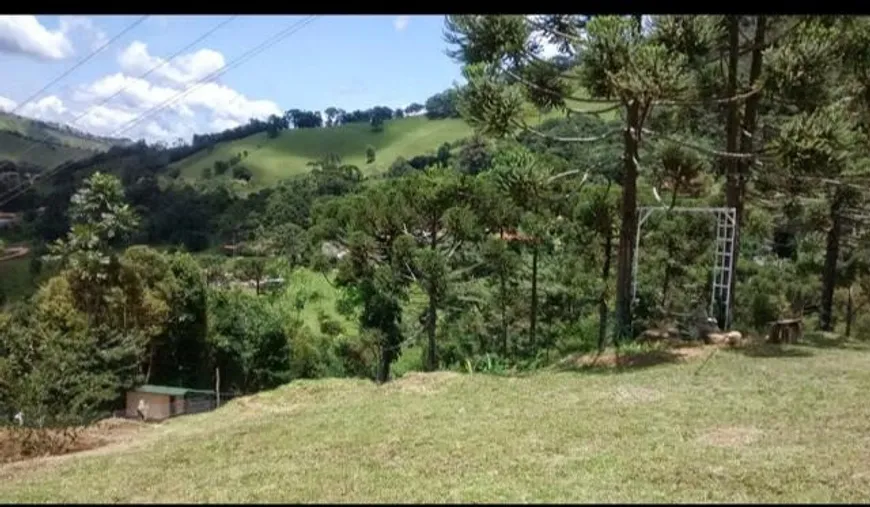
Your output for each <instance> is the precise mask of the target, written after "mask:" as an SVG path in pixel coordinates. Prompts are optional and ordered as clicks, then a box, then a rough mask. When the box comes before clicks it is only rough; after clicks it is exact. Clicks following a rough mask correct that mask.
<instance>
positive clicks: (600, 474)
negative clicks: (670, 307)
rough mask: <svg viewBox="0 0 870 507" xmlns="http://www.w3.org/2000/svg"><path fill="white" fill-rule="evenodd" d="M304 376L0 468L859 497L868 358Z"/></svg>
mask: <svg viewBox="0 0 870 507" xmlns="http://www.w3.org/2000/svg"><path fill="white" fill-rule="evenodd" d="M831 345H832V344H828V346H826V347H810V346H801V347H790V348H785V349H768V348H760V349H748V350H742V351H719V352H717V353H716V354H715V355H714V356H712V357H711V359H710V360H709V361H708V362H707V363H706V364H704V366H703V369H702V370H699V367H700V366H701V364H702V359H701V358H702V357H704V356H699V357H697V358H696V359H695V360H692V361H686V362H681V363H676V364H666V365H664V364H660V365H657V366H652V367H647V368H642V369H634V370H618V371H612V373H610V374H600V373H601V372H596V371H585V370H584V371H577V370H574V371H571V370H568V371H556V370H553V371H549V372H542V373H538V374H534V375H531V376H529V377H525V378H504V377H495V376H486V375H479V374H474V375H460V374H451V373H436V374H429V375H422V374H411V375H408V376H406V377H404V378H402V379H400V380H398V381H396V382H394V383H392V384H388V385H386V386H382V387H378V386H375V385H373V384H371V383H369V382H366V381H362V380H356V381H355V380H326V381H301V382H295V383H292V384H290V385H288V386H286V387H282V388H279V389H277V390H274V391H271V392H265V393H261V394H259V395H256V396H251V397H247V398H241V399H237V400H234V401H231V402H230V403H228V404H227V405H226V406H224V407H222V408H221V409H219V410H218V411H216V412H212V413H208V414H201V415H194V416H186V417H181V418H177V419H174V420H170V421H168V422H165V423H163V424H157V425H149V426H143V427H140V429H139V430H138V431H136V432H135V433H131V434H129V435H128V436H127V437H126V438H125V441H124V442H121V443H115V444H112V446H110V447H106V448H102V449H98V450H95V451H91V452H90V453H85V454H82V455H71V456H64V457H60V458H54V459H48V460H39V461H33V462H25V463H20V464H17V465H7V466H5V467H2V468H0V498H2V499H4V500H5V501H8V502H113V503H120V502H136V503H138V502H143V503H144V502H197V503H204V502H239V503H241V502H434V501H447V502H569V503H571V502H638V501H641V502H692V503H694V502H861V501H864V500H866V498H868V496H870V461H868V460H867V456H868V455H870V454H868V453H870V439H868V436H867V435H868V434H870V404H868V403H867V402H866V398H867V396H866V393H867V392H868V390H870V354H868V351H867V350H866V349H863V348H862V349H860V350H859V349H851V348H849V349H847V348H844V346H843V345H842V344H840V346H839V347H834V346H831Z"/></svg>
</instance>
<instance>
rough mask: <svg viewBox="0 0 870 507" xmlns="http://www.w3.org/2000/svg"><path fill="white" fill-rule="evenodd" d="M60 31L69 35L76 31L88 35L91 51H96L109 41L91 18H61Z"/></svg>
mask: <svg viewBox="0 0 870 507" xmlns="http://www.w3.org/2000/svg"><path fill="white" fill-rule="evenodd" d="M60 31H61V32H62V33H64V34H67V35H69V34H70V33H72V32H75V31H81V32H84V33H86V34H87V35H88V37H89V39H90V50H91V51H96V50H97V49H99V48H101V47H102V46H103V45H104V44H105V43H106V42H108V41H109V38H108V37H107V36H106V32H104V31H102V30H100V29H99V28H98V27H97V26H96V25H95V24H94V22H93V21H91V18H88V17H85V16H61V17H60Z"/></svg>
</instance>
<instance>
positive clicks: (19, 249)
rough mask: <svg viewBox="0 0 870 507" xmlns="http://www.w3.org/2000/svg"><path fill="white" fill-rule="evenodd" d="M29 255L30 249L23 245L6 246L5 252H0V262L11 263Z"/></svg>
mask: <svg viewBox="0 0 870 507" xmlns="http://www.w3.org/2000/svg"><path fill="white" fill-rule="evenodd" d="M29 253H30V248H29V247H27V246H24V245H16V246H8V247H6V250H4V251H3V252H0V262H4V261H11V260H13V259H18V258H20V257H24V256H25V255H27V254H29Z"/></svg>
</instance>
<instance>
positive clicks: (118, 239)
mask: <svg viewBox="0 0 870 507" xmlns="http://www.w3.org/2000/svg"><path fill="white" fill-rule="evenodd" d="M69 215H70V221H71V222H72V228H71V230H70V231H69V233H68V234H67V237H66V239H65V240H58V241H57V242H56V243H55V244H54V245H53V246H52V248H51V254H52V256H51V258H54V259H59V260H60V261H61V266H62V267H63V268H64V269H65V270H66V272H67V275H66V276H67V279H68V280H69V282H70V285H71V287H72V290H73V292H74V293H75V294H76V302H77V305H78V307H79V309H80V310H81V311H83V312H84V313H85V314H87V315H88V317H89V319H90V321H91V322H92V323H93V324H95V325H99V324H103V323H107V321H108V319H110V318H111V315H110V314H109V313H108V312H107V302H108V301H109V299H110V298H109V296H110V294H109V293H110V291H111V289H112V288H113V287H117V286H118V285H120V284H119V274H120V263H119V259H118V254H117V250H116V248H117V247H119V246H121V245H123V243H124V241H125V240H126V239H127V238H128V237H129V236H130V234H131V233H132V232H133V230H134V228H135V227H136V225H137V223H138V219H137V218H136V216H135V214H134V213H133V210H132V209H130V206H129V205H128V204H126V203H125V202H124V191H123V187H122V186H121V182H120V181H119V180H118V179H117V178H116V177H114V176H111V175H107V174H103V173H99V172H97V173H94V174H93V175H92V176H91V177H90V178H88V179H87V180H85V182H84V186H83V187H82V188H81V189H80V190H79V191H78V192H76V194H75V195H73V197H72V199H71V201H70V208H69Z"/></svg>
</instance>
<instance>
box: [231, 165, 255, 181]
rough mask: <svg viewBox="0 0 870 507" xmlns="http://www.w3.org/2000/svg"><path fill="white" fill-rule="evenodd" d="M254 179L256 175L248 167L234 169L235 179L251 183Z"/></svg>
mask: <svg viewBox="0 0 870 507" xmlns="http://www.w3.org/2000/svg"><path fill="white" fill-rule="evenodd" d="M253 177H254V173H252V172H251V170H250V169H248V168H247V167H245V166H243V165H237V166H235V167H233V178H235V179H237V180H245V181H251V179H252V178H253Z"/></svg>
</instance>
